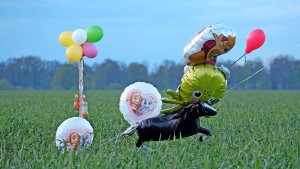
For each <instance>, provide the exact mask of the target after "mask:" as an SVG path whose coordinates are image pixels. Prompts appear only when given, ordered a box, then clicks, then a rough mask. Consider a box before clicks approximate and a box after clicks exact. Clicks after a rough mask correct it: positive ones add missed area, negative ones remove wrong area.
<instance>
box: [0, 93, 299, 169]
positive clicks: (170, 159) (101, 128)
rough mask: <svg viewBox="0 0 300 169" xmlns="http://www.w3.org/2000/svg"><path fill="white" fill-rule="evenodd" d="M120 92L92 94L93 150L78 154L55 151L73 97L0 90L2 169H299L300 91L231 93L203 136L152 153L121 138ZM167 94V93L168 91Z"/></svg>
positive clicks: (155, 147)
mask: <svg viewBox="0 0 300 169" xmlns="http://www.w3.org/2000/svg"><path fill="white" fill-rule="evenodd" d="M121 92H122V91H87V92H86V94H87V96H88V102H89V112H90V116H89V117H88V118H87V120H88V121H89V122H90V123H91V125H92V126H93V128H94V133H95V137H94V141H93V144H92V146H91V147H89V148H88V149H85V150H84V151H82V152H81V153H80V154H79V155H78V156H73V155H72V154H71V153H65V154H62V153H61V152H60V150H58V149H57V148H56V146H55V133H56V129H57V127H58V126H59V125H60V124H61V123H62V122H63V121H64V120H66V119H67V118H70V117H73V116H78V114H77V112H74V111H73V110H72V106H73V97H74V94H75V92H65V91H62V92H51V91H49V92H38V91H18V92H3V91H1V92H0V101H1V102H0V107H1V109H0V113H1V116H0V133H1V134H0V135H1V136H0V166H1V168H156V169H157V168H293V169H294V168H299V166H300V132H299V129H300V91H233V92H229V93H228V94H227V95H226V96H225V97H223V100H222V101H221V102H219V103H217V104H216V105H215V107H216V108H218V109H219V112H218V114H217V115H216V116H214V117H212V118H201V119H200V121H201V125H202V126H204V127H206V128H208V129H210V130H211V131H212V132H213V136H212V137H210V138H209V139H208V140H206V141H205V142H203V143H200V142H198V141H197V140H198V138H199V136H200V135H195V136H192V137H188V138H184V139H180V140H172V141H162V142H150V143H149V142H148V143H146V144H147V146H148V147H150V148H151V149H152V152H151V153H149V154H146V153H144V152H143V151H141V150H140V149H138V148H136V147H135V141H136V139H137V135H134V136H132V137H130V138H126V139H125V138H121V137H116V135H118V134H119V133H121V132H122V131H124V130H125V129H126V128H127V127H128V126H129V125H128V123H127V122H126V121H125V120H124V119H123V116H122V115H121V113H120V112H119V106H118V102H119V97H120V95H121ZM162 95H163V96H165V94H164V93H163V92H162Z"/></svg>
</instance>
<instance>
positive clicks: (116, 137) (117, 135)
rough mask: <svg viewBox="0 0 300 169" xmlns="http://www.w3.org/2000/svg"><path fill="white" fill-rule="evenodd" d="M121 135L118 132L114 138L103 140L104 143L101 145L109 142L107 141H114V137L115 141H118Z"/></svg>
mask: <svg viewBox="0 0 300 169" xmlns="http://www.w3.org/2000/svg"><path fill="white" fill-rule="evenodd" d="M119 136H120V134H116V136H115V137H113V138H111V139H109V140H105V141H103V142H102V143H100V145H103V144H107V143H109V142H111V141H113V140H114V139H116V141H115V142H117V140H118V138H119Z"/></svg>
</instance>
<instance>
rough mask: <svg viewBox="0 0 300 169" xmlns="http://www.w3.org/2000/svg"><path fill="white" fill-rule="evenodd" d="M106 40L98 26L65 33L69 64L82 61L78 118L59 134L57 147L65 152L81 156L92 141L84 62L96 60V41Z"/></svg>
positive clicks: (66, 123)
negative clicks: (84, 80)
mask: <svg viewBox="0 0 300 169" xmlns="http://www.w3.org/2000/svg"><path fill="white" fill-rule="evenodd" d="M102 37H103V30H102V28H101V27H99V26H91V27H89V28H88V29H86V30H83V29H76V30H75V31H73V32H68V31H66V32H63V33H61V34H60V36H59V42H60V43H61V44H62V45H63V46H66V47H67V50H66V57H67V59H68V60H69V61H70V62H79V63H78V69H79V80H78V82H79V93H78V94H75V97H74V104H73V110H75V111H79V117H72V118H69V119H67V120H65V121H64V122H63V123H62V124H61V125H60V126H59V127H58V128H57V131H56V146H57V147H59V148H61V149H62V150H63V151H65V150H68V151H70V150H73V151H74V152H75V154H78V153H79V152H80V151H81V150H82V149H84V148H86V147H89V146H90V145H91V144H92V142H93V137H94V133H93V128H92V126H91V125H90V123H89V122H88V121H87V120H86V119H84V118H85V117H87V116H88V114H89V112H88V103H87V97H86V95H85V94H84V89H83V70H84V65H83V59H84V56H86V57H87V58H89V59H93V58H95V57H96V56H97V54H98V49H97V47H96V46H95V44H94V43H95V42H98V41H100V40H101V39H102Z"/></svg>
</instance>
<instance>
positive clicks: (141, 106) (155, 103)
mask: <svg viewBox="0 0 300 169" xmlns="http://www.w3.org/2000/svg"><path fill="white" fill-rule="evenodd" d="M119 105H120V111H121V113H122V114H123V117H124V119H125V120H126V121H127V122H128V123H129V124H131V125H135V124H136V123H137V122H141V121H142V120H144V119H147V118H150V117H155V116H158V115H159V114H160V111H161V107H162V101H161V95H160V93H159V92H158V90H157V89H156V88H155V87H154V86H153V85H152V84H149V83H145V82H135V83H133V84H131V85H129V86H127V87H126V88H125V89H124V91H123V93H122V94H121V97H120V104H119Z"/></svg>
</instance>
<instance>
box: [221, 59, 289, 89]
mask: <svg viewBox="0 0 300 169" xmlns="http://www.w3.org/2000/svg"><path fill="white" fill-rule="evenodd" d="M282 57H284V56H283V55H282V56H278V57H276V58H275V59H274V60H273V61H272V62H271V63H270V64H268V65H266V66H263V67H262V68H261V69H259V70H258V71H256V72H255V73H253V74H252V75H250V76H249V77H247V78H245V79H244V80H242V81H240V82H239V83H238V84H236V85H235V86H233V87H232V88H230V89H229V90H227V91H226V92H224V94H226V93H228V92H229V91H231V90H233V89H235V88H236V87H238V86H239V85H241V84H243V83H244V82H246V81H247V80H249V79H251V78H252V77H253V76H255V75H256V74H258V73H259V72H261V71H262V70H264V69H265V68H266V67H269V66H271V65H272V64H273V63H274V62H275V61H276V60H277V59H280V58H282Z"/></svg>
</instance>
